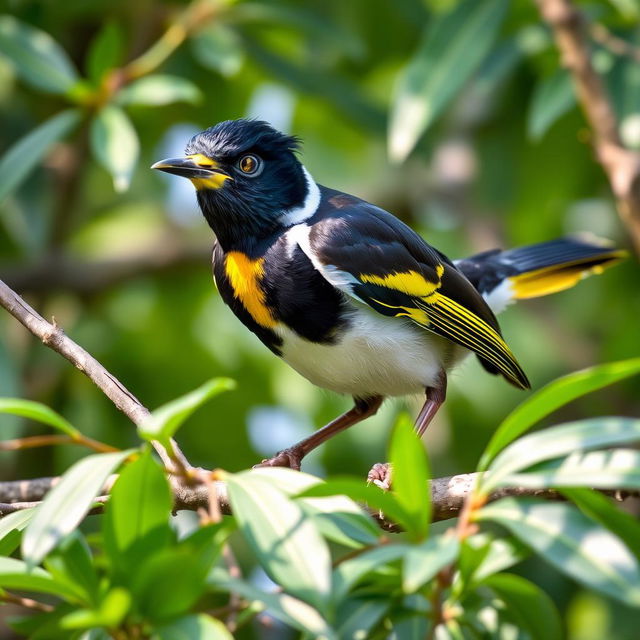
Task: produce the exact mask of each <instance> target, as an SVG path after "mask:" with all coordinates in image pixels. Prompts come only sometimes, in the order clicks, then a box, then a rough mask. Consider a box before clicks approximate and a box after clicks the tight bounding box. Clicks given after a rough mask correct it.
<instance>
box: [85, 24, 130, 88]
mask: <svg viewBox="0 0 640 640" xmlns="http://www.w3.org/2000/svg"><path fill="white" fill-rule="evenodd" d="M123 48H124V42H123V36H122V30H121V29H120V27H119V26H118V25H117V24H116V23H115V22H107V23H106V24H105V25H104V26H103V27H102V29H100V31H99V32H98V35H96V37H95V38H94V39H93V40H92V42H91V46H90V47H89V53H87V63H86V71H87V75H88V76H89V78H90V79H91V80H92V81H93V82H95V83H99V82H100V81H101V80H102V78H103V76H104V74H105V73H106V72H107V71H110V70H111V69H115V68H116V67H117V66H118V65H119V64H120V63H121V61H122V52H123Z"/></svg>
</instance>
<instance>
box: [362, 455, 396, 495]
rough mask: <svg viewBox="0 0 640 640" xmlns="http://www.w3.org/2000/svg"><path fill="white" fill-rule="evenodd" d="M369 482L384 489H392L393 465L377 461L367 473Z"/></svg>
mask: <svg viewBox="0 0 640 640" xmlns="http://www.w3.org/2000/svg"><path fill="white" fill-rule="evenodd" d="M367 482H368V483H373V484H375V485H376V486H377V487H380V488H381V489H382V490H384V491H389V490H390V489H391V465H390V464H389V463H388V462H377V463H376V464H374V465H373V467H371V469H370V470H369V473H368V474H367Z"/></svg>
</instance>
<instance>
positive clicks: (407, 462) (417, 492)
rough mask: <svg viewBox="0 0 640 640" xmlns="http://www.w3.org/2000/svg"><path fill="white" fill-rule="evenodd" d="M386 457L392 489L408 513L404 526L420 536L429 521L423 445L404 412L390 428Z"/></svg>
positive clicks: (428, 496)
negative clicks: (391, 430)
mask: <svg viewBox="0 0 640 640" xmlns="http://www.w3.org/2000/svg"><path fill="white" fill-rule="evenodd" d="M389 460H390V462H391V468H392V486H393V492H394V494H395V496H396V498H397V500H398V502H399V503H400V505H401V506H402V507H403V508H404V510H405V511H406V512H407V513H408V514H409V519H408V521H407V522H406V523H404V524H405V527H406V528H407V532H408V533H409V534H410V535H411V536H412V537H413V538H414V539H417V540H420V539H422V538H424V537H425V536H426V535H427V533H428V532H429V525H430V524H431V492H430V490H429V466H428V463H427V454H426V453H425V450H424V446H423V444H422V442H421V440H420V437H419V436H418V434H417V433H416V431H415V429H414V428H413V423H412V421H411V419H410V418H409V416H407V415H406V414H403V415H402V416H401V417H400V418H399V420H398V422H397V423H396V426H395V428H394V430H393V435H392V438H391V446H390V449H389ZM408 525H410V526H408Z"/></svg>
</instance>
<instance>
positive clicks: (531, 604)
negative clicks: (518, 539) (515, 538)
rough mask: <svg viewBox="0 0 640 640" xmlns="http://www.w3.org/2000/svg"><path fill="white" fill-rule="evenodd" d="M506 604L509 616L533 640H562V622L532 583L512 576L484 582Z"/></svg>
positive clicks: (498, 574) (505, 574)
mask: <svg viewBox="0 0 640 640" xmlns="http://www.w3.org/2000/svg"><path fill="white" fill-rule="evenodd" d="M483 584H485V585H486V586H488V587H490V588H491V589H492V591H494V592H495V593H496V595H497V596H498V597H499V598H500V599H501V600H502V601H503V602H504V603H505V605H506V607H507V611H508V614H509V616H511V617H512V618H513V619H515V620H516V622H517V623H518V624H519V625H521V626H522V627H523V628H524V629H525V630H526V631H528V632H529V633H530V634H531V637H532V639H533V640H562V638H563V632H562V621H561V620H560V615H559V613H558V610H557V609H556V606H555V605H554V603H553V600H551V598H549V596H548V595H547V594H546V593H545V592H544V591H543V590H542V589H540V587H538V586H536V585H535V584H533V583H532V582H529V580H525V579H524V578H522V577H520V576H516V575H514V574H512V573H497V574H494V575H492V576H489V577H488V578H486V579H485V580H484V582H483Z"/></svg>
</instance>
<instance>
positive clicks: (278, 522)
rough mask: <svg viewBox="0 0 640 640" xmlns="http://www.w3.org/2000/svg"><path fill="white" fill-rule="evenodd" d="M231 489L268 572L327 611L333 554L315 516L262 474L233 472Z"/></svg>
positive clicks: (238, 514) (248, 535)
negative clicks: (314, 522)
mask: <svg viewBox="0 0 640 640" xmlns="http://www.w3.org/2000/svg"><path fill="white" fill-rule="evenodd" d="M227 487H228V490H229V499H230V501H231V506H232V509H233V513H234V516H235V518H236V520H237V521H238V525H239V527H240V531H241V532H242V534H243V536H244V538H245V540H246V541H247V543H248V544H249V545H250V546H251V548H252V549H253V551H254V553H255V554H256V556H257V557H258V560H259V561H260V564H261V565H262V567H263V568H264V570H265V571H266V572H267V573H268V574H269V575H270V576H271V578H272V579H273V580H275V581H276V582H277V583H278V584H280V585H282V587H283V588H284V589H285V590H286V591H288V592H291V593H292V594H294V595H296V596H297V597H300V598H302V599H303V600H305V601H307V602H309V603H311V604H313V605H314V606H316V607H317V608H318V609H319V610H321V611H322V610H324V608H325V607H326V604H327V602H328V599H329V594H330V590H331V557H330V555H329V549H328V547H327V544H326V542H325V541H324V539H323V538H322V537H321V536H320V533H319V532H318V530H317V528H316V527H315V525H314V524H313V521H312V520H311V518H309V517H308V516H307V515H306V514H305V512H304V510H303V509H302V507H301V506H300V505H299V504H298V503H297V502H296V501H294V500H292V499H291V498H289V497H288V496H286V495H285V494H284V493H282V491H280V490H279V489H278V488H276V486H275V485H274V484H273V483H272V482H269V480H268V479H267V478H266V477H263V476H260V475H258V474H253V473H251V472H245V473H240V474H237V475H230V476H229V477H228V479H227ZM310 550H313V551H312V552H310Z"/></svg>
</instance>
